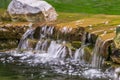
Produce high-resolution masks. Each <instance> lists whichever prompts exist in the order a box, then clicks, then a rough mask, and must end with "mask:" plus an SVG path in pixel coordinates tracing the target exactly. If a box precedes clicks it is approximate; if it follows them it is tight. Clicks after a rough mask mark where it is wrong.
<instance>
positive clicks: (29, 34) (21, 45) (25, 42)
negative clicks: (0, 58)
mask: <svg viewBox="0 0 120 80" xmlns="http://www.w3.org/2000/svg"><path fill="white" fill-rule="evenodd" d="M33 33H34V28H31V27H30V28H29V29H28V30H27V31H26V32H25V33H24V34H23V36H22V38H21V40H20V42H19V44H18V48H17V49H18V50H20V49H21V50H22V49H23V50H24V49H28V48H29V45H28V38H33Z"/></svg>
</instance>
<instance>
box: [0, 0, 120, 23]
mask: <svg viewBox="0 0 120 80" xmlns="http://www.w3.org/2000/svg"><path fill="white" fill-rule="evenodd" d="M10 1H11V0H0V15H3V14H4V11H5V10H6V9H7V6H8V4H9V3H10ZM45 1H47V2H48V3H50V4H51V5H53V7H55V9H56V11H57V12H58V14H59V16H58V22H70V21H74V20H78V19H83V18H89V17H92V16H94V15H96V14H109V15H120V4H119V3H120V0H115V1H114V0H45ZM105 16H106V15H104V16H103V17H105ZM98 17H99V15H98V16H97V18H98ZM100 17H102V16H100ZM112 19H113V17H112ZM115 19H116V18H115ZM119 21H120V20H119V19H118V18H117V20H114V21H113V22H114V23H118V22H119Z"/></svg>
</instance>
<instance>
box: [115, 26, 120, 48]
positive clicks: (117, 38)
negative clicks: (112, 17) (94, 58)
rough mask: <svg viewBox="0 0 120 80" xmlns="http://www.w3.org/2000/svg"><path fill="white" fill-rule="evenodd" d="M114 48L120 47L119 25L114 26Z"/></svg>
mask: <svg viewBox="0 0 120 80" xmlns="http://www.w3.org/2000/svg"><path fill="white" fill-rule="evenodd" d="M114 44H115V48H117V49H120V26H119V27H117V28H116V36H115V38H114Z"/></svg>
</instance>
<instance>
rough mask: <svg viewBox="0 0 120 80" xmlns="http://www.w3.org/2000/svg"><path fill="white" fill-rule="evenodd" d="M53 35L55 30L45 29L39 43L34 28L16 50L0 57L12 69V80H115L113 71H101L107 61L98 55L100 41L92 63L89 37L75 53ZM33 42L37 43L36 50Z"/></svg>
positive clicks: (40, 34)
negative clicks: (87, 50) (87, 57)
mask: <svg viewBox="0 0 120 80" xmlns="http://www.w3.org/2000/svg"><path fill="white" fill-rule="evenodd" d="M71 30H72V29H71ZM53 32H54V27H52V26H51V27H48V26H43V27H42V28H41V29H40V31H39V34H38V36H39V39H37V40H36V39H34V33H35V28H32V27H31V28H29V29H28V30H27V31H26V32H25V33H24V35H23V36H22V38H21V40H20V42H19V45H18V47H17V48H16V49H15V50H10V51H6V52H5V53H0V62H1V64H0V65H2V66H4V67H2V68H4V70H5V71H6V69H7V68H9V72H11V73H13V75H14V76H13V75H12V77H13V78H12V79H8V80H56V79H58V80H113V77H114V76H113V71H111V70H108V69H107V68H104V67H103V66H102V67H101V65H102V62H103V59H102V58H101V57H100V55H97V53H98V52H99V47H100V39H97V41H96V44H95V48H94V50H93V56H92V57H91V59H92V61H91V62H90V63H89V62H87V61H86V60H85V59H84V55H86V54H84V53H85V52H84V48H85V47H86V46H87V45H88V44H86V43H85V39H86V37H85V36H86V34H85V35H84V36H83V41H82V45H81V47H80V48H78V49H76V50H75V51H73V50H72V49H71V48H70V47H69V46H67V44H68V43H70V42H69V41H65V40H64V39H63V40H62V39H60V40H56V39H52V38H51V36H52V35H53ZM67 32H69V31H67ZM67 32H66V33H67ZM29 40H32V41H33V40H35V42H36V43H35V46H34V47H31V45H30V44H31V42H29ZM5 73H6V72H5ZM0 77H1V76H0ZM2 77H3V76H2ZM14 77H15V78H16V79H14ZM10 78H11V76H10ZM6 80H7V79H6Z"/></svg>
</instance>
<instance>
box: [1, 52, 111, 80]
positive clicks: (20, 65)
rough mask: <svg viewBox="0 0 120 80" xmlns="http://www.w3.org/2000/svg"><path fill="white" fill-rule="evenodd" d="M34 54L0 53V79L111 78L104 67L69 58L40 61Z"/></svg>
mask: <svg viewBox="0 0 120 80" xmlns="http://www.w3.org/2000/svg"><path fill="white" fill-rule="evenodd" d="M34 56H35V55H32V56H29V54H27V55H24V56H23V55H20V54H19V56H15V55H14V56H13V55H10V54H6V53H0V80H113V79H112V78H113V76H112V75H113V74H112V73H111V71H108V72H107V71H106V69H105V68H102V69H95V68H91V67H90V66H89V65H87V64H84V63H75V62H74V61H71V60H69V59H68V60H59V59H56V60H55V59H54V60H51V61H47V62H44V63H42V62H41V58H40V56H37V58H35V57H34ZM42 57H43V56H42ZM34 59H35V60H34ZM42 60H43V59H42ZM44 60H46V59H45V58H44ZM34 61H37V63H35V62H34Z"/></svg>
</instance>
